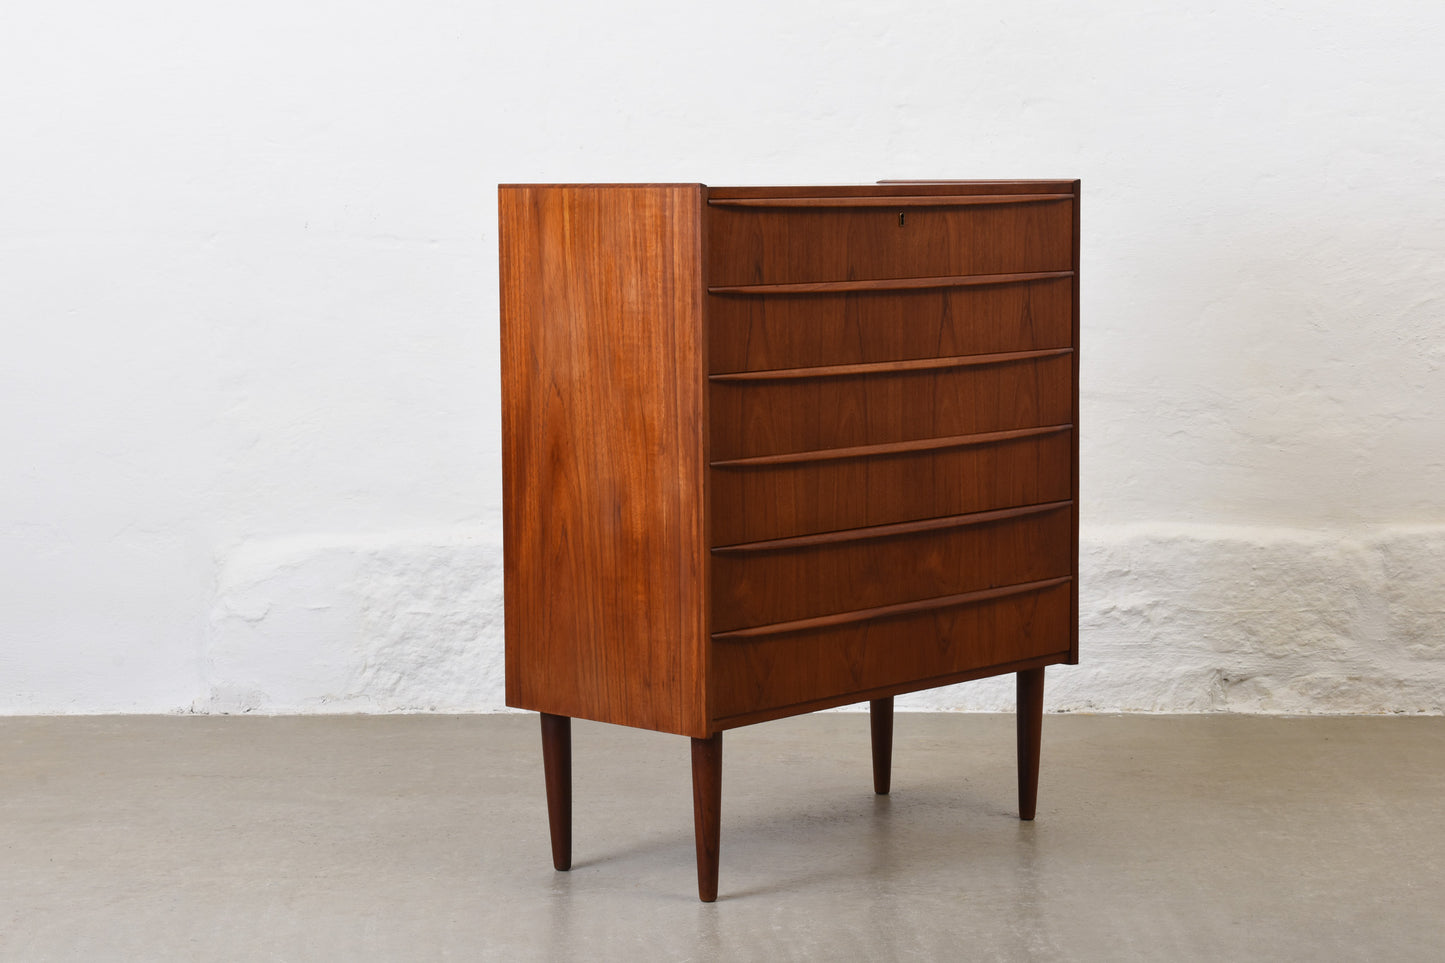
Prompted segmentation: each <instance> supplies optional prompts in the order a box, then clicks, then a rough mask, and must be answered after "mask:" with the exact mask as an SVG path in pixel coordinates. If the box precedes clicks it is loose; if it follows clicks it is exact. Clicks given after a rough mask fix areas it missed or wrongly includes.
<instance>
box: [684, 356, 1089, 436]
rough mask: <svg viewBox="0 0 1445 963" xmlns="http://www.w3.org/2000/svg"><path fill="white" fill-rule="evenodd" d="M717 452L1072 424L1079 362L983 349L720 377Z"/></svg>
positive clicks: (715, 382) (713, 394) (715, 394)
mask: <svg viewBox="0 0 1445 963" xmlns="http://www.w3.org/2000/svg"><path fill="white" fill-rule="evenodd" d="M709 391H710V399H709V402H710V411H709V417H710V419H711V425H710V432H711V441H712V457H713V459H714V460H717V459H732V458H747V457H752V456H757V455H774V454H780V453H783V452H802V451H819V450H824V449H833V448H848V447H855V446H859V445H878V444H884V443H886V442H893V441H912V440H915V439H920V438H941V437H946V436H952V435H969V434H976V433H980V432H995V431H1006V430H1009V429H1013V428H1033V427H1038V426H1041V425H1063V424H1068V423H1069V421H1070V419H1071V417H1072V411H1073V358H1072V356H1071V355H1070V353H1069V352H1068V351H1067V349H1054V351H1053V352H1052V353H1040V352H1023V353H1015V354H1011V355H975V356H972V357H965V358H945V359H930V360H919V361H904V362H884V363H882V364H881V365H846V366H840V367H826V368H824V367H817V368H794V369H787V370H783V371H773V372H764V373H758V372H747V373H741V374H732V375H714V376H712V383H711V385H710V387H709Z"/></svg>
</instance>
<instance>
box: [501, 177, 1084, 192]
mask: <svg viewBox="0 0 1445 963" xmlns="http://www.w3.org/2000/svg"><path fill="white" fill-rule="evenodd" d="M1077 183H1079V180H1078V178H1069V177H1052V178H1023V179H1020V178H997V179H979V180H948V179H938V180H882V181H877V182H875V183H870V184H856V183H838V184H796V185H788V184H751V185H736V184H732V185H719V186H709V185H707V184H703V183H701V182H698V181H616V182H603V181H586V182H584V181H577V182H572V181H557V182H540V181H539V182H533V181H508V182H504V183H500V184H498V185H497V187H499V188H510V189H515V188H539V187H551V188H569V189H577V188H619V187H634V188H638V187H701V188H705V189H707V190H709V191H726V192H728V193H732V192H734V191H739V192H741V191H767V192H769V193H773V192H777V191H799V192H808V193H811V192H820V193H827V192H831V191H858V190H876V189H878V188H892V189H899V188H916V187H977V188H981V187H1035V188H1036V187H1040V186H1044V185H1050V184H1053V185H1059V186H1065V185H1067V186H1072V185H1074V184H1077Z"/></svg>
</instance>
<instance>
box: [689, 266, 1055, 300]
mask: <svg viewBox="0 0 1445 963" xmlns="http://www.w3.org/2000/svg"><path fill="white" fill-rule="evenodd" d="M1073 276H1074V272H1073V271H1028V272H1024V273H1021V274H955V275H949V276H947V277H926V278H881V279H877V280H872V281H790V282H787V283H785V284H721V285H717V286H715V287H710V288H708V289H707V293H708V294H740V295H763V294H847V293H849V292H850V291H915V290H918V289H926V288H968V287H977V286H980V285H985V284H1025V283H1027V282H1029V281H1048V280H1051V279H1053V278H1071V277H1073Z"/></svg>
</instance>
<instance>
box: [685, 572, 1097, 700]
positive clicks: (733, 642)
mask: <svg viewBox="0 0 1445 963" xmlns="http://www.w3.org/2000/svg"><path fill="white" fill-rule="evenodd" d="M1071 602H1072V597H1071V583H1070V581H1069V580H1067V579H1065V580H1060V581H1057V582H1053V583H1045V585H1044V586H1043V587H1040V588H1033V589H1028V588H1026V589H1024V590H1022V591H1019V590H1013V591H1012V593H1011V594H1007V595H1002V596H998V597H994V598H986V599H983V600H979V601H974V602H966V603H964V604H953V605H944V606H941V607H937V608H932V609H924V610H922V611H913V612H906V613H901V614H896V615H891V616H890V615H879V616H872V617H868V618H864V619H860V620H856V621H851V622H844V623H841V624H831V625H821V626H816V627H812V628H804V629H802V630H799V631H792V632H785V633H775V634H758V635H750V636H749V635H743V636H733V637H728V636H721V637H719V636H714V639H713V643H712V645H713V656H712V665H713V673H714V690H713V711H712V715H713V718H714V720H715V721H717V722H724V723H726V721H727V720H728V719H729V718H730V717H733V718H736V717H739V716H746V715H748V714H750V713H760V712H765V711H766V710H769V709H779V708H782V707H785V706H790V707H797V708H798V711H806V708H805V707H807V706H808V704H809V703H825V704H834V705H839V704H843V703H844V702H847V701H857V700H853V699H848V698H847V697H848V696H851V695H854V694H857V696H858V699H863V698H867V697H868V696H867V693H868V691H869V690H871V689H881V688H884V687H889V686H909V687H910V688H918V689H923V688H928V687H930V686H932V685H940V684H943V682H944V681H947V680H946V677H948V676H950V675H957V674H961V673H968V672H974V671H978V670H982V669H988V668H990V667H994V666H1006V665H1008V664H1009V663H1013V662H1019V661H1022V660H1025V659H1035V658H1043V657H1047V656H1053V655H1058V656H1061V657H1062V656H1066V655H1067V653H1068V651H1069V644H1070V615H1071V610H1072V605H1071Z"/></svg>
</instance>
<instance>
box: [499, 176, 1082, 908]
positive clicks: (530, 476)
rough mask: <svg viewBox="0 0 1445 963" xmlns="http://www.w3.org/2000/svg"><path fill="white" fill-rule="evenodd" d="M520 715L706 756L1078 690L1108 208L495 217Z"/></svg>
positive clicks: (702, 858)
mask: <svg viewBox="0 0 1445 963" xmlns="http://www.w3.org/2000/svg"><path fill="white" fill-rule="evenodd" d="M499 195H500V197H499V201H500V234H501V297H502V365H503V372H502V373H503V380H502V391H503V397H502V410H503V415H502V420H503V471H504V498H505V510H504V519H505V556H506V671H507V704H508V705H510V706H515V707H518V708H522V709H531V710H535V711H538V712H541V713H542V714H543V715H542V735H543V739H542V742H543V759H544V769H545V772H546V782H547V803H548V810H549V815H550V824H551V833H552V854H553V861H554V863H555V865H556V866H557V868H558V869H567V868H568V867H569V866H570V865H571V737H570V726H569V720H570V719H571V717H573V716H576V717H580V718H584V719H595V720H599V721H602V722H612V723H618V724H621V725H629V726H638V727H641V728H645V729H655V730H661V731H664V732H673V733H678V734H680V735H684V736H690V737H691V738H692V766H693V795H694V802H695V807H694V818H695V822H696V832H697V858H698V889H699V894H700V896H701V898H702V899H703V900H712V899H714V898H715V897H716V893H717V854H718V817H719V805H720V798H721V796H720V792H721V767H722V731H723V730H725V729H730V728H733V727H736V726H742V725H747V724H750V723H754V722H762V721H764V720H768V719H777V718H781V717H783V716H790V715H795V714H798V713H803V712H811V711H813V710H816V709H822V708H826V707H829V706H837V705H843V704H846V703H851V702H860V701H864V700H868V701H870V702H871V711H872V734H873V767H874V789H875V791H877V792H880V793H883V792H887V791H888V782H889V758H890V754H891V744H892V715H893V696H894V695H896V694H898V693H902V692H909V691H912V690H916V689H925V688H930V687H933V686H941V685H948V684H950V683H954V682H960V681H964V680H968V679H976V678H981V677H984V676H991V675H998V674H1001V673H1006V672H1013V673H1017V678H1018V694H1019V706H1018V712H1019V715H1018V718H1019V793H1020V804H1019V805H1020V815H1021V816H1022V817H1023V818H1024V819H1031V818H1033V814H1034V808H1035V806H1034V801H1035V797H1036V789H1037V780H1038V748H1039V727H1040V721H1041V718H1042V711H1043V678H1044V677H1043V672H1044V666H1046V665H1050V664H1053V663H1073V662H1076V661H1077V658H1078V641H1077V625H1078V614H1077V613H1078V601H1077V599H1078V594H1077V571H1078V561H1077V559H1078V433H1077V425H1078V350H1077V349H1078V280H1079V279H1078V267H1079V243H1078V237H1079V182H1078V181H997V182H983V181H958V182H953V181H929V182H921V181H920V182H884V183H881V184H878V185H872V186H862V187H766V188H734V187H729V188H716V187H712V188H710V187H706V186H704V185H701V184H609V185H602V184H598V185H505V186H503V187H501V188H500V189H499Z"/></svg>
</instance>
